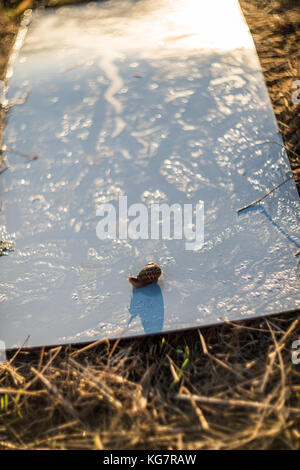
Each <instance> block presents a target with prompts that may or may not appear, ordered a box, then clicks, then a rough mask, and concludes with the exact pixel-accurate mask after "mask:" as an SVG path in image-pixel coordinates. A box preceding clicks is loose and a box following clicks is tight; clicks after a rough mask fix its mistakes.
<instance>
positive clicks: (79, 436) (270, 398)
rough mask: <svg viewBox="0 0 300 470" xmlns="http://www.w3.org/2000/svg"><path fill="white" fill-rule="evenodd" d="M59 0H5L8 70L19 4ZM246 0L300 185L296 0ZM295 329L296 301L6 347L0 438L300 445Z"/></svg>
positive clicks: (0, 380)
mask: <svg viewBox="0 0 300 470" xmlns="http://www.w3.org/2000/svg"><path fill="white" fill-rule="evenodd" d="M61 3H62V2H61V1H60V0H57V1H55V0H52V1H50V2H49V1H48V2H47V1H46V0H45V1H44V2H40V1H34V2H33V0H23V1H22V2H19V0H15V1H10V0H0V40H1V49H0V78H2V79H3V77H4V70H5V65H6V61H7V55H8V53H9V49H10V47H11V45H12V41H13V39H14V35H15V32H16V30H17V24H18V21H19V18H20V15H21V13H22V12H23V11H24V10H25V9H26V8H31V7H37V6H41V5H46V4H47V5H48V6H49V5H50V6H55V5H60V4H61ZM64 3H71V1H68V0H66V1H65V2H64ZM73 3H74V2H73ZM240 3H241V6H242V9H243V12H244V14H245V17H246V20H247V22H248V25H249V27H250V29H251V32H252V34H253V37H254V40H255V43H256V47H257V51H258V54H259V58H260V62H261V66H262V69H263V72H264V76H265V80H266V84H267V87H268V91H269V94H270V96H271V100H272V104H273V108H274V112H275V114H276V117H277V120H278V125H279V127H280V131H281V133H282V136H283V138H284V142H285V145H286V148H287V150H288V155H289V158H290V162H291V165H292V168H293V170H294V176H295V179H296V181H297V182H298V189H299V179H300V178H299V177H298V175H299V167H300V157H299V154H300V112H299V110H300V104H297V103H293V101H292V93H293V92H294V91H295V90H294V89H293V88H292V85H293V82H294V81H296V80H299V79H300V67H299V64H300V52H299V39H300V8H299V2H298V0H293V1H292V0H240ZM297 5H298V6H297ZM3 118H4V111H3V110H2V128H3ZM0 139H1V135H0ZM0 142H1V140H0ZM0 177H3V176H0ZM0 262H1V259H0ZM295 340H300V317H299V312H294V313H289V314H284V315H276V316H272V317H269V318H263V319H259V320H251V321H249V320H248V321H245V322H242V323H239V324H232V323H228V324H225V325H221V326H218V327H210V328H202V329H201V330H194V331H189V332H183V333H179V334H168V335H158V336H152V337H147V338H142V339H135V340H121V341H115V342H109V341H101V342H99V343H94V344H92V345H87V346H85V347H83V346H76V347H75V346H66V347H57V348H52V349H51V348H48V349H45V348H42V349H36V350H34V351H28V350H26V349H23V350H20V351H13V352H10V353H9V355H8V356H9V357H8V362H7V363H6V364H0V449H300V431H299V429H300V364H299V365H297V364H295V363H294V362H295V361H294V362H293V361H292V352H293V349H292V344H293V342H294V341H295ZM294 353H295V357H294V358H295V359H297V354H296V351H294ZM299 359H300V355H299Z"/></svg>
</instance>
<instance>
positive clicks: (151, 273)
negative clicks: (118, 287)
mask: <svg viewBox="0 0 300 470" xmlns="http://www.w3.org/2000/svg"><path fill="white" fill-rule="evenodd" d="M160 275H161V269H160V267H159V266H158V264H156V263H153V262H151V263H148V264H146V265H145V266H144V267H143V268H142V269H141V270H140V272H139V273H138V275H137V277H133V276H129V277H127V279H128V281H129V282H130V284H132V285H133V287H144V286H147V285H148V284H152V282H155V281H157V279H158V278H159V276H160Z"/></svg>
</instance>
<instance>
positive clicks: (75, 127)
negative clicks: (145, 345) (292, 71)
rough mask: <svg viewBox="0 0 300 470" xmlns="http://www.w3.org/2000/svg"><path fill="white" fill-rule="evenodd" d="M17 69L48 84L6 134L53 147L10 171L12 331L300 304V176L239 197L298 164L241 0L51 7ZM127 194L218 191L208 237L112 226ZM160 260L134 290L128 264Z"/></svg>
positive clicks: (145, 325)
mask: <svg viewBox="0 0 300 470" xmlns="http://www.w3.org/2000/svg"><path fill="white" fill-rule="evenodd" d="M216 12H217V14H216ZM23 33H24V32H23ZM23 33H22V34H23ZM21 39H22V38H21ZM12 70H13V74H12V73H11V72H12ZM12 70H10V72H9V73H11V74H12V76H11V78H10V81H9V92H8V98H9V99H12V98H14V97H15V96H19V97H20V96H22V95H23V94H24V93H26V91H27V90H28V89H30V93H29V96H28V98H27V100H26V101H25V102H24V103H23V104H20V105H19V106H17V105H16V106H14V108H13V110H12V111H11V115H10V118H9V122H8V125H7V129H6V136H5V144H6V145H7V146H8V147H9V148H11V149H12V148H13V149H18V150H21V151H23V152H27V153H30V154H32V153H35V154H38V156H39V158H38V159H36V160H32V161H27V159H26V158H25V157H24V156H20V155H16V154H13V153H12V152H10V153H9V161H10V170H9V171H7V172H5V173H4V174H3V175H2V176H1V178H0V190H1V199H2V201H3V211H2V212H0V230H1V238H5V239H11V240H13V241H14V242H15V249H14V251H13V252H11V253H9V254H8V255H7V256H2V257H1V259H0V263H1V275H0V294H1V297H0V301H1V302H0V338H1V340H2V341H4V342H5V344H6V347H13V346H16V345H20V344H22V343H23V342H24V340H25V339H26V337H27V336H28V335H29V339H28V342H27V344H28V345H31V346H38V345H42V344H50V345H51V344H59V343H67V342H81V341H89V340H95V339H98V338H101V337H114V338H115V337H118V336H120V335H124V336H135V335H141V334H145V333H146V334H149V333H155V332H164V331H174V330H179V329H184V328H190V327H197V326H203V325H209V324H215V323H217V322H220V321H222V318H224V317H226V318H228V319H230V320H241V319H242V318H248V317H254V316H259V315H265V314H272V313H276V312H282V311H287V310H293V309H296V308H299V306H300V300H299V281H298V280H297V260H296V258H295V256H294V253H295V252H296V251H297V250H298V249H299V237H298V231H297V229H298V227H297V217H298V214H299V198H298V194H297V190H296V187H295V184H294V181H293V180H291V181H290V182H288V183H286V184H285V185H283V186H281V187H280V188H279V189H278V190H276V191H275V192H274V193H273V194H272V195H270V196H269V197H268V198H266V199H265V200H264V201H263V202H262V203H261V204H258V205H256V206H255V207H253V208H251V209H249V210H247V211H244V212H242V213H240V214H238V213H237V209H238V208H239V207H241V206H243V205H245V204H247V203H249V202H251V201H252V200H255V199H257V198H258V197H260V196H262V195H263V194H264V193H265V192H266V191H267V190H269V189H271V188H272V187H274V186H276V185H277V184H278V183H280V182H281V181H282V180H283V179H284V178H286V171H287V170H289V169H290V167H289V163H288V160H287V156H286V153H285V151H284V150H283V148H282V147H281V146H280V145H277V144H275V143H273V142H271V141H276V142H279V143H282V141H281V137H280V134H279V132H278V128H277V125H276V121H275V117H274V114H273V110H272V107H271V104H270V101H269V97H268V94H267V91H266V87H265V84H264V80H263V76H262V73H261V70H260V66H259V62H258V59H257V56H256V52H255V49H254V46H253V42H252V38H251V36H250V34H249V32H248V29H247V26H246V24H245V22H244V19H243V17H242V15H241V12H240V10H239V7H238V2H237V1H234V0H227V1H226V2H224V1H223V0H210V2H199V1H197V0H176V1H174V0H172V1H171V0H163V1H162V0H160V1H153V0H151V1H148V0H141V1H132V0H126V1H118V0H114V1H108V2H104V3H99V4H97V3H92V4H88V5H84V6H80V7H68V8H61V9H58V10H48V11H44V12H42V13H35V14H34V15H33V18H32V22H31V24H30V26H29V28H28V32H27V34H26V37H25V41H24V44H23V46H22V48H21V50H20V53H19V54H18V57H17V58H16V60H15V61H14V64H13V68H12ZM120 196H127V198H128V206H130V205H131V204H134V203H144V204H146V206H147V207H149V208H150V205H151V203H153V202H155V203H161V202H165V203H167V204H169V205H171V204H174V203H176V204H180V205H182V206H183V205H184V204H196V203H197V202H198V201H199V200H200V201H204V214H205V237H204V246H203V247H202V248H201V249H200V250H198V251H188V250H186V246H185V243H186V240H184V239H182V240H161V239H160V240H152V239H148V240H132V239H127V240H118V239H117V238H116V239H115V240H104V241H103V240H102V241H101V240H99V239H98V238H97V236H96V227H97V223H98V222H99V218H98V217H97V216H96V209H97V207H98V206H99V205H100V204H103V203H113V204H115V205H116V207H117V205H118V198H119V197H120ZM149 223H150V222H149ZM151 260H154V261H156V262H158V263H159V264H160V266H161V267H162V269H163V276H162V278H161V279H160V281H159V283H158V284H152V285H150V286H148V287H145V288H143V289H137V290H133V289H132V287H131V286H130V284H129V283H128V281H127V280H126V275H129V274H137V272H138V271H139V269H140V268H141V267H142V266H143V265H144V264H145V263H146V262H148V261H151Z"/></svg>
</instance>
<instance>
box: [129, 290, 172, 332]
mask: <svg viewBox="0 0 300 470" xmlns="http://www.w3.org/2000/svg"><path fill="white" fill-rule="evenodd" d="M129 312H130V313H131V318H130V320H129V323H131V322H132V320H133V318H134V317H136V316H138V315H139V316H140V318H141V322H142V325H143V328H144V331H145V333H146V334H151V333H159V332H161V331H162V328H163V324H164V301H163V296H162V292H161V289H160V287H159V285H158V284H157V283H153V284H150V286H146V287H143V288H140V289H133V290H132V297H131V301H130V306H129Z"/></svg>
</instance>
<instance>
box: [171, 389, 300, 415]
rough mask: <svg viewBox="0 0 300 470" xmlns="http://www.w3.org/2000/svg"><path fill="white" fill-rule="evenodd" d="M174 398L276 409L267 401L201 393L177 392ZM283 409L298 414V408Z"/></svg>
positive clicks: (299, 410)
mask: <svg viewBox="0 0 300 470" xmlns="http://www.w3.org/2000/svg"><path fill="white" fill-rule="evenodd" d="M175 398H177V399H179V400H187V401H190V400H191V399H193V400H195V401H199V402H200V403H208V404H210V405H225V406H243V407H246V408H256V409H269V410H272V409H273V410H274V411H276V407H275V406H273V405H269V404H267V403H260V402H259V401H246V400H231V399H225V398H216V397H205V396H202V395H185V394H178V395H175ZM284 410H286V411H288V412H290V413H293V414H299V415H300V408H291V407H285V408H284Z"/></svg>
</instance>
